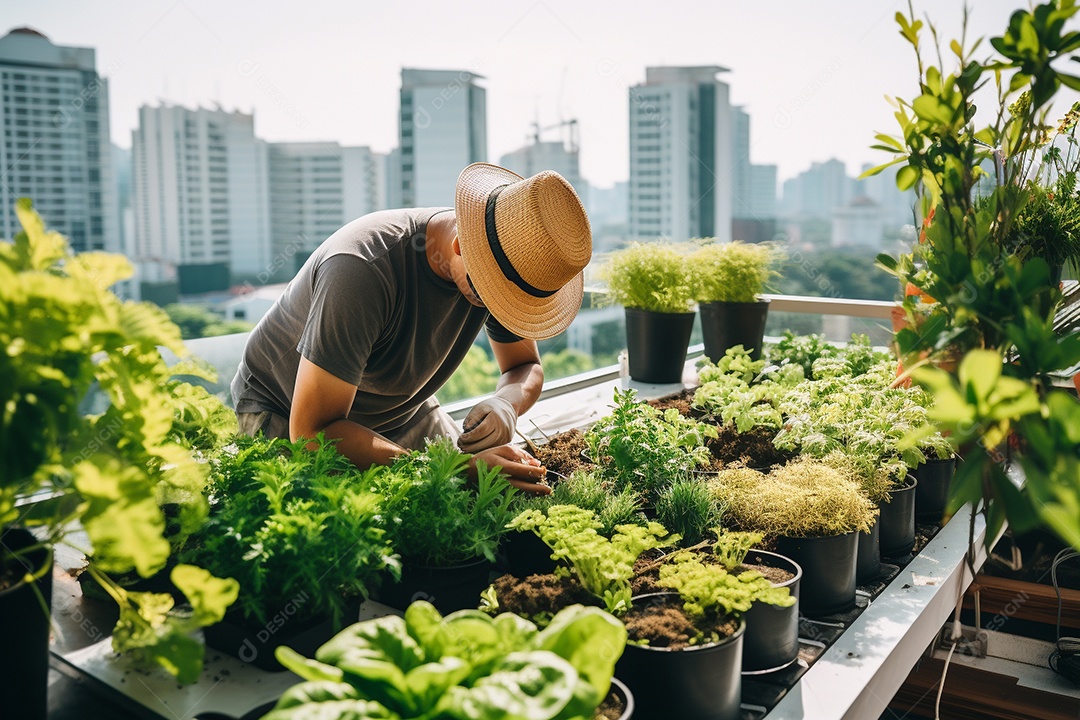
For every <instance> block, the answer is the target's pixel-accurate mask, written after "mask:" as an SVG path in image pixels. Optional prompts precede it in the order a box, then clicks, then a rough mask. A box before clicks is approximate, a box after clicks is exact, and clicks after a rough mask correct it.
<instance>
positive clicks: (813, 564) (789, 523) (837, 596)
mask: <svg viewBox="0 0 1080 720" xmlns="http://www.w3.org/2000/svg"><path fill="white" fill-rule="evenodd" d="M711 487H712V488H713V492H714V494H715V495H716V497H717V499H719V500H720V502H721V503H723V504H724V505H725V507H726V515H725V518H727V519H728V520H730V521H731V522H733V523H735V524H736V525H737V526H738V527H739V529H741V530H745V531H749V532H760V533H764V534H765V535H766V536H769V537H773V538H776V549H777V551H778V552H779V553H780V554H782V555H784V556H786V557H789V558H791V559H792V560H794V561H795V562H796V563H798V565H799V566H800V567H801V568H802V569H803V573H805V578H806V581H805V583H804V585H803V587H802V589H801V595H800V598H799V603H800V607H801V611H802V612H803V613H804V614H806V615H809V616H811V617H817V616H821V615H829V614H832V613H835V612H840V611H843V610H847V609H849V608H851V607H853V606H854V604H855V584H856V582H855V570H856V560H857V556H856V553H857V549H858V532H859V531H860V530H863V531H869V529H870V525H871V523H872V522H873V520H874V517H875V516H876V515H877V512H878V511H877V508H876V507H875V506H874V504H873V503H871V502H870V500H868V499H867V498H866V496H865V495H863V493H862V490H861V488H860V487H859V485H858V484H857V483H855V482H852V481H851V480H849V479H848V478H845V477H844V476H843V475H841V474H840V473H839V472H837V471H836V470H834V469H833V468H831V467H829V466H828V465H825V464H824V463H822V462H821V461H819V460H815V459H813V458H809V457H800V458H796V459H795V460H793V461H792V462H790V463H788V464H787V465H784V466H781V467H777V468H774V469H773V470H772V471H770V472H769V473H762V472H759V471H757V470H752V469H749V468H729V469H726V470H721V471H720V472H719V473H718V474H717V475H716V477H715V478H714V479H713V480H712V481H711Z"/></svg>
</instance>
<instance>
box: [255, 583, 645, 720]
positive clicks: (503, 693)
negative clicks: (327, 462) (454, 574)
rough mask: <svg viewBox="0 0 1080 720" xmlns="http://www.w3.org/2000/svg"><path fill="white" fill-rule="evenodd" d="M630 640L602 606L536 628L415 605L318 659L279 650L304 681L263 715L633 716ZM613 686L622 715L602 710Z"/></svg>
mask: <svg viewBox="0 0 1080 720" xmlns="http://www.w3.org/2000/svg"><path fill="white" fill-rule="evenodd" d="M625 644H626V630H625V628H624V627H623V625H622V623H620V622H619V621H618V620H616V619H615V618H613V617H611V615H608V614H607V613H605V612H604V611H602V610H600V609H598V608H591V607H582V606H580V605H577V606H572V607H568V608H566V609H564V610H562V611H560V612H559V613H558V614H557V615H556V616H555V617H554V618H553V619H552V621H551V623H550V624H549V625H548V626H547V627H546V628H544V629H543V630H537V628H536V626H535V625H534V624H532V623H531V622H529V621H528V620H525V619H523V618H521V617H518V616H516V615H512V614H509V613H504V614H502V615H499V616H498V617H496V618H490V617H488V616H486V615H484V614H483V613H481V612H478V611H476V610H462V611H458V612H455V613H451V614H449V615H447V616H446V617H443V616H441V615H440V614H439V611H438V610H437V609H435V607H434V606H433V605H431V604H430V603H427V602H424V601H417V602H414V603H412V604H411V605H409V607H408V608H407V609H406V611H405V616H404V617H403V618H402V617H398V616H396V615H390V616H387V617H382V618H377V619H374V620H366V621H364V622H361V623H357V624H355V625H352V626H350V627H348V628H346V629H345V630H343V631H341V632H340V633H339V634H338V635H337V636H335V637H334V638H333V639H332V640H330V641H329V642H328V643H326V644H325V645H323V646H322V647H321V648H319V650H318V652H316V653H315V659H314V660H310V659H308V658H306V657H304V656H303V655H300V654H299V653H296V652H294V651H292V650H290V649H289V648H287V647H282V648H279V649H278V650H277V653H278V658H279V659H280V661H281V662H282V664H284V665H285V666H286V667H288V668H289V669H290V670H292V671H293V672H295V673H296V674H297V675H299V676H300V677H301V678H304V680H305V681H306V682H302V683H300V684H299V685H296V686H294V687H292V688H290V689H289V690H288V691H286V693H285V694H284V695H283V696H282V697H281V699H280V700H279V701H278V703H277V705H276V707H275V709H274V710H273V711H272V712H271V713H270V714H269V715H267V716H266V720H300V718H313V717H325V718H331V717H350V718H387V719H389V718H399V719H400V720H406V719H408V718H435V717H439V718H457V719H459V720H474V719H475V718H479V717H491V718H495V717H498V718H529V720H580V719H582V718H589V719H591V718H608V719H609V720H628V719H629V717H630V716H631V714H632V712H633V705H634V704H633V700H632V699H631V698H630V696H629V693H628V692H627V691H626V690H625V687H624V686H622V685H621V683H618V681H616V680H615V679H614V678H613V677H612V675H613V672H614V669H615V662H616V661H617V660H618V658H619V656H620V655H621V654H622V652H623V647H624V646H625ZM616 688H618V689H620V690H621V693H620V694H624V695H625V697H624V698H623V700H624V702H623V709H622V711H621V713H619V714H614V713H613V714H597V709H598V708H600V707H601V705H602V704H603V703H604V702H605V699H606V698H608V695H609V690H614V689H616Z"/></svg>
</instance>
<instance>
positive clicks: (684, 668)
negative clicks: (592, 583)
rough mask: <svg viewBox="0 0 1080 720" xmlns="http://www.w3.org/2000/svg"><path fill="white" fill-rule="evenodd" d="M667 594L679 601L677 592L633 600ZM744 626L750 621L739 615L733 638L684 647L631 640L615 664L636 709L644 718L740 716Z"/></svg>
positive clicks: (719, 719)
mask: <svg viewBox="0 0 1080 720" xmlns="http://www.w3.org/2000/svg"><path fill="white" fill-rule="evenodd" d="M663 597H674V598H675V599H676V600H678V594H677V593H649V594H646V595H639V596H638V597H635V598H634V604H635V605H636V604H639V603H643V602H648V601H649V600H650V599H660V598H663ZM679 602H681V601H679ZM745 630H746V622H745V621H742V620H740V622H739V629H738V630H737V631H736V632H735V633H734V634H733V635H731V636H730V637H727V638H725V639H723V640H721V641H720V642H718V643H711V644H709V645H703V646H700V647H690V648H685V649H682V650H670V649H668V648H651V647H644V646H640V645H630V644H628V645H627V646H626V650H624V651H623V655H622V657H621V658H620V659H619V662H618V664H617V665H616V666H615V667H616V673H617V674H618V676H619V677H620V678H621V679H622V681H623V682H625V683H626V685H627V686H628V687H629V688H630V691H631V692H632V693H633V694H634V705H635V708H636V712H638V713H639V714H640V716H641V717H643V718H663V717H669V718H679V720H737V718H740V717H741V710H740V708H739V698H740V696H741V694H742V675H741V674H740V670H741V668H742V651H743V635H744V633H745Z"/></svg>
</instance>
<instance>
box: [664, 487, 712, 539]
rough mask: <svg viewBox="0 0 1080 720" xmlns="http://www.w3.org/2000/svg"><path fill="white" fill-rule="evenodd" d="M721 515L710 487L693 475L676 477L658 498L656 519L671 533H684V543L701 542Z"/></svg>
mask: <svg viewBox="0 0 1080 720" xmlns="http://www.w3.org/2000/svg"><path fill="white" fill-rule="evenodd" d="M722 514H723V513H722V511H721V508H720V505H719V503H717V501H716V499H715V498H714V497H713V496H712V492H710V490H709V488H708V486H707V485H706V484H705V483H704V482H702V481H700V480H695V479H692V478H686V479H682V480H676V481H675V482H673V483H672V484H671V487H669V488H666V489H664V490H662V491H661V492H660V494H659V496H657V498H656V519H657V520H658V521H659V522H660V524H661V525H663V526H664V527H666V528H667V529H668V530H670V531H671V532H674V533H678V534H679V535H682V539H683V540H682V541H683V544H684V545H696V544H697V543H699V542H701V539H702V538H703V537H704V536H705V533H706V532H707V531H708V530H709V528H711V527H714V526H715V525H716V524H717V523H718V522H719V520H720V516H721V515H722Z"/></svg>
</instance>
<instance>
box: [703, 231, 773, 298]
mask: <svg viewBox="0 0 1080 720" xmlns="http://www.w3.org/2000/svg"><path fill="white" fill-rule="evenodd" d="M779 259H780V255H779V251H778V250H776V249H775V248H774V247H773V246H771V245H764V244H761V245H759V244H748V243H743V242H739V241H738V240H736V241H734V242H730V243H723V244H720V243H709V244H707V245H703V246H702V247H701V248H699V249H698V250H697V251H696V252H694V253H693V254H692V255H690V258H689V260H688V263H689V266H690V278H691V283H692V285H693V288H694V299H695V300H697V301H698V302H741V303H746V302H755V301H756V300H757V296H758V295H760V294H761V293H763V292H765V286H766V285H767V284H768V282H769V279H770V278H772V277H773V276H775V275H776V274H777V273H776V271H775V270H773V266H774V265H775V264H776V262H777V261H778V260H779Z"/></svg>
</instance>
